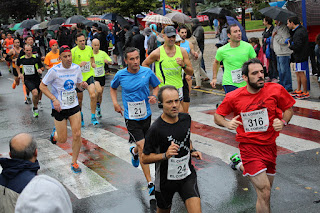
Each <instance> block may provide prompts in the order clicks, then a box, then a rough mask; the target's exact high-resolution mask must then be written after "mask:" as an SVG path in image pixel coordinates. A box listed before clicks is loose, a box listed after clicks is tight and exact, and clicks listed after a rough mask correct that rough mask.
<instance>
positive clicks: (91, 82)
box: [76, 76, 94, 93]
mask: <svg viewBox="0 0 320 213" xmlns="http://www.w3.org/2000/svg"><path fill="white" fill-rule="evenodd" d="M86 82H87V84H88V86H89V85H90V84H93V83H94V77H93V76H91V77H90V78H88V79H87V80H86ZM76 91H77V93H81V92H83V91H81V90H79V89H78V87H77V88H76Z"/></svg>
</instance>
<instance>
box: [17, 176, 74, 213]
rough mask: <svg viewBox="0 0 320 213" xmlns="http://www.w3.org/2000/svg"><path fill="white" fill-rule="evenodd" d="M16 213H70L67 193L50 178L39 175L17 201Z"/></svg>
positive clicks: (69, 201) (58, 183) (57, 182)
mask: <svg viewBox="0 0 320 213" xmlns="http://www.w3.org/2000/svg"><path fill="white" fill-rule="evenodd" d="M15 210H16V211H15V212H16V213H42V212H46V213H62V212H63V213H72V205H71V200H70V197H69V194H68V192H67V191H66V189H65V188H64V187H63V185H62V184H61V183H60V182H59V181H57V180H55V179H54V178H52V177H49V176H47V175H39V176H36V177H35V178H33V179H32V181H30V183H29V184H28V185H27V186H26V188H25V189H24V190H23V191H22V193H21V195H20V196H19V199H18V201H17V205H16V209H15Z"/></svg>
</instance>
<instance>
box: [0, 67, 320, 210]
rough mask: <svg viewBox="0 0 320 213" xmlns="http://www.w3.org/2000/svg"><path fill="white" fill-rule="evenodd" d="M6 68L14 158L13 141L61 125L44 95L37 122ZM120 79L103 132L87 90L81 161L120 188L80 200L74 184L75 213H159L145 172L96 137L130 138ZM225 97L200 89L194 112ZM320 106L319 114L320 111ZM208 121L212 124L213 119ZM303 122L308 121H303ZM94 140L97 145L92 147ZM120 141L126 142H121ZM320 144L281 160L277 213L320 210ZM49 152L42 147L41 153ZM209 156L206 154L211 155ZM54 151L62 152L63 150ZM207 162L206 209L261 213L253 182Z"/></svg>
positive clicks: (274, 201)
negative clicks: (116, 103) (118, 104)
mask: <svg viewBox="0 0 320 213" xmlns="http://www.w3.org/2000/svg"><path fill="white" fill-rule="evenodd" d="M0 69H1V70H2V74H3V77H0V88H1V90H0V114H1V116H0V154H2V155H4V154H5V153H8V150H9V146H8V142H9V140H10V138H11V137H12V136H14V135H15V134H17V133H20V132H28V133H31V134H32V135H34V137H35V138H36V139H38V140H47V139H48V137H49V135H50V132H51V129H52V127H53V119H52V118H51V116H50V114H51V106H50V104H49V100H48V99H47V98H46V97H43V100H42V110H41V111H40V115H39V118H37V119H35V118H33V117H32V114H31V105H25V104H24V102H23V92H22V88H21V86H18V87H17V89H15V90H12V88H11V84H12V80H11V79H13V76H12V75H11V74H8V73H7V71H6V67H5V66H4V64H3V63H1V64H0ZM112 77H113V76H112V75H108V76H107V84H106V87H105V93H104V96H103V98H104V100H103V105H102V112H103V118H102V119H101V120H100V122H101V124H100V125H99V126H97V127H92V125H90V124H89V118H90V109H89V97H88V94H87V92H85V93H84V94H85V95H84V105H83V112H84V115H85V122H86V127H85V128H84V130H83V135H85V136H82V137H85V138H86V140H88V141H89V142H88V143H86V145H84V148H83V149H82V151H83V152H82V155H81V156H82V157H80V158H79V159H80V161H82V163H83V164H84V165H85V166H86V167H88V168H89V169H88V170H92V171H94V172H95V174H98V176H99V178H100V179H101V180H103V181H108V182H109V183H111V184H112V186H113V187H114V188H115V189H116V190H115V189H113V190H110V191H109V192H106V193H93V194H92V195H91V196H86V197H84V198H81V199H79V196H77V195H76V194H77V193H73V191H72V187H73V186H68V185H67V184H66V188H67V190H68V192H69V194H70V197H71V200H72V204H73V209H74V212H137V213H138V212H155V201H154V200H152V199H150V197H149V196H148V194H147V191H146V183H145V179H144V176H143V174H142V172H141V171H140V170H138V169H136V168H133V167H132V165H131V164H130V163H128V162H127V161H126V159H125V158H123V157H122V156H120V154H119V155H117V154H115V152H112V151H110V150H109V149H103V148H101V147H102V146H94V143H96V142H95V141H96V140H103V137H102V136H99V134H98V130H99V131H100V130H101V131H105V130H108V131H110V132H112V133H115V134H117V135H118V136H121V137H122V138H125V137H126V134H125V132H124V133H123V132H122V133H119V131H118V130H119V129H117V131H118V132H117V131H116V130H115V129H116V128H118V127H123V126H124V121H123V118H121V116H120V115H119V114H117V113H116V112H114V110H113V106H112V102H111V99H110V96H109V85H110V81H111V79H112ZM213 93H214V94H213ZM222 94H223V93H222V92H221V91H213V92H212V91H211V93H210V92H209V93H207V92H202V91H201V92H200V91H192V94H191V108H190V111H191V112H196V111H199V110H202V108H201V107H204V106H205V107H207V108H208V107H210V106H212V109H215V105H216V104H217V103H219V102H221V101H222V99H223V95H222ZM118 97H119V98H120V97H121V95H120V93H118ZM119 100H120V99H119ZM310 103H311V104H315V105H316V106H317V104H318V106H319V102H312V101H310ZM318 108H319V107H318ZM318 108H316V109H317V110H319V109H318ZM152 111H153V119H155V118H156V117H158V116H159V115H160V111H159V109H158V108H157V107H156V106H152ZM205 116H206V118H205V119H207V120H211V119H212V115H210V116H208V115H205ZM310 116H311V118H310ZM310 116H309V119H311V121H312V122H310V125H314V124H318V127H312V129H313V131H312V133H313V134H314V135H315V136H319V132H320V129H319V126H320V121H319V117H314V118H313V117H312V116H319V111H317V112H313V113H311V114H310ZM193 119H195V120H197V119H199V118H194V117H193ZM299 119H300V118H299V117H298V118H297V120H298V121H297V122H299ZM301 119H302V118H301ZM301 122H304V121H303V119H302V121H301ZM122 129H123V128H122ZM314 129H315V130H314ZM202 131H203V132H204V133H205V131H207V130H205V129H203V130H202ZM90 132H93V134H91V135H92V137H90ZM221 134H224V133H221ZM297 134H298V135H297V136H296V137H300V136H299V133H297ZM301 134H306V133H301ZM94 137H96V138H94ZM99 137H101V138H99ZM217 137H218V136H217ZM301 137H302V136H301ZM119 138H120V137H119ZM119 140H120V139H119ZM304 142H305V141H304V140H301V143H304ZM89 143H90V144H91V145H88V144H89ZM112 143H115V144H116V143H120V142H119V141H117V140H114V141H112ZM313 143H314V144H319V143H320V138H314V139H313ZM196 144H197V143H196ZM200 145H201V141H199V143H198V146H199V147H201V146H200ZM52 146H53V145H52ZM125 146H127V144H125ZM319 147H320V146H319ZM319 147H317V145H314V146H311V148H309V149H308V150H306V151H303V150H302V151H294V150H293V151H290V152H287V153H285V154H281V155H279V156H278V159H277V175H276V177H275V181H274V185H273V187H272V197H271V209H272V212H280V213H282V212H295V213H301V212H306V213H309V212H310V213H316V212H320V203H317V204H316V203H314V201H317V200H320V179H319V174H320V168H319V164H320V155H319V151H320V148H319ZM54 148H55V149H59V150H65V151H66V152H68V149H67V148H65V147H63V146H58V147H57V146H55V147H54ZM196 148H197V147H196ZM211 148H212V149H217V152H225V151H226V150H225V149H221V150H219V147H217V148H216V147H214V146H212V147H211ZM41 150H42V149H41V148H39V152H41ZM199 150H201V149H199ZM300 150H301V149H300ZM201 151H202V152H205V151H206V150H201ZM120 152H121V153H124V155H129V152H128V150H120ZM226 152H230V151H226ZM51 154H52V155H54V154H55V153H51ZM204 157H205V161H204V162H199V161H194V164H195V165H196V168H197V174H198V184H199V190H200V194H201V205H202V210H203V212H221V213H231V212H232V213H234V212H255V200H256V195H255V191H254V188H253V186H252V185H251V184H250V182H249V181H248V179H247V178H244V177H242V175H241V174H240V173H238V172H235V171H233V170H231V169H230V168H229V166H228V165H227V164H226V162H225V160H221V158H219V157H217V156H215V155H210V153H209V154H205V155H204ZM41 158H43V157H41ZM39 161H40V163H41V170H40V172H39V173H42V174H47V175H51V176H53V177H55V178H57V179H59V180H60V181H61V182H63V183H64V180H63V177H62V176H63V174H62V173H63V171H64V170H62V169H61V168H59V166H58V165H57V166H53V167H52V168H50V169H48V168H46V165H48V164H46V163H47V162H44V161H43V163H42V162H41V160H40V159H39ZM72 175H73V174H72ZM80 175H81V174H80ZM83 175H86V174H83ZM60 178H61V179H60ZM67 178H73V177H67ZM76 178H77V177H76ZM88 178H89V179H90V181H91V183H92V184H93V185H95V180H96V179H95V178H91V176H88ZM79 183H81V181H80V182H79ZM76 187H78V188H79V190H80V191H81V190H84V189H87V188H89V187H90V186H87V185H84V184H83V185H81V184H79V185H77V186H76ZM79 194H81V192H80V193H79ZM89 194H90V193H89ZM172 212H178V213H179V212H186V209H185V207H184V205H183V203H182V201H181V199H180V198H179V197H178V196H175V197H174V201H173V207H172Z"/></svg>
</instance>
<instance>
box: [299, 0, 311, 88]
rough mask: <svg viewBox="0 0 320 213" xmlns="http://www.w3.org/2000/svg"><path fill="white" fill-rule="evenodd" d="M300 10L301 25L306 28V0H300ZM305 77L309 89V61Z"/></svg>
mask: <svg viewBox="0 0 320 213" xmlns="http://www.w3.org/2000/svg"><path fill="white" fill-rule="evenodd" d="M301 12H302V22H303V26H304V27H305V28H306V29H307V7H306V0H302V1H301ZM306 77H307V83H308V86H307V87H308V90H310V74H309V63H308V66H307V70H306Z"/></svg>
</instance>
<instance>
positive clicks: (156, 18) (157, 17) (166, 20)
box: [142, 15, 174, 25]
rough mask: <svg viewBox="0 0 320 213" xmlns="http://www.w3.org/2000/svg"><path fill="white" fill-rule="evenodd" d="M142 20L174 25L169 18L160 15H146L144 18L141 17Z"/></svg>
mask: <svg viewBox="0 0 320 213" xmlns="http://www.w3.org/2000/svg"><path fill="white" fill-rule="evenodd" d="M142 21H148V22H154V23H161V24H169V25H174V23H173V22H172V21H171V19H170V18H168V17H165V16H162V15H151V16H146V17H145V18H143V19H142Z"/></svg>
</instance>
